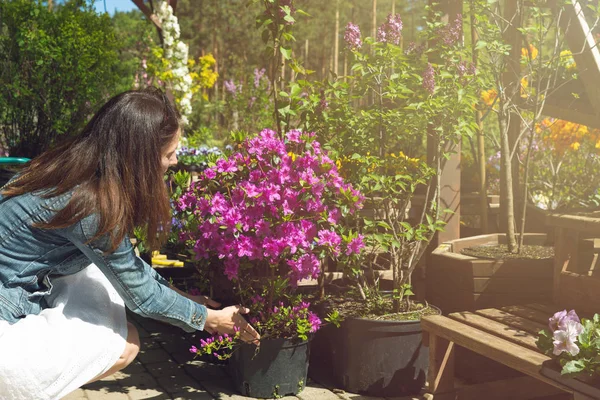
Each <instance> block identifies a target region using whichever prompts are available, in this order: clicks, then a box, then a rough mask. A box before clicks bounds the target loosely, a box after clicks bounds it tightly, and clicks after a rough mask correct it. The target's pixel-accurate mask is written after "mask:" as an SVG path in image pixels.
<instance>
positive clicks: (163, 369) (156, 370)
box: [146, 360, 186, 378]
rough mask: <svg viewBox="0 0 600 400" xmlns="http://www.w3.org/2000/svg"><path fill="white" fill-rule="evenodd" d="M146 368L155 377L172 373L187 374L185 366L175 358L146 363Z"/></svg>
mask: <svg viewBox="0 0 600 400" xmlns="http://www.w3.org/2000/svg"><path fill="white" fill-rule="evenodd" d="M146 368H147V369H148V372H149V373H150V374H151V375H152V376H154V377H155V378H160V377H161V376H165V375H170V374H179V375H186V373H185V371H184V370H183V366H182V365H180V364H179V363H176V362H175V361H173V360H168V361H164V362H157V363H152V364H148V365H146Z"/></svg>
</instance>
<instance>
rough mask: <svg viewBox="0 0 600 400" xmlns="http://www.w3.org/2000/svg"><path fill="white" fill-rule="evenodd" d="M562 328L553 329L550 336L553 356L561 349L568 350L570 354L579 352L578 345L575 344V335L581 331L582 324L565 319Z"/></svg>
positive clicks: (559, 352) (561, 350) (573, 354)
mask: <svg viewBox="0 0 600 400" xmlns="http://www.w3.org/2000/svg"><path fill="white" fill-rule="evenodd" d="M563 327H564V329H559V330H557V331H554V334H553V336H552V338H553V339H554V340H553V342H552V343H553V344H554V350H553V351H552V353H553V354H554V355H555V356H558V355H560V354H561V353H562V352H563V351H566V352H568V353H569V354H570V355H572V356H576V355H577V354H579V347H578V346H577V345H576V344H575V342H576V341H577V337H578V336H579V335H580V334H581V332H583V325H581V324H580V323H579V322H577V321H574V320H566V321H565V322H564V325H563Z"/></svg>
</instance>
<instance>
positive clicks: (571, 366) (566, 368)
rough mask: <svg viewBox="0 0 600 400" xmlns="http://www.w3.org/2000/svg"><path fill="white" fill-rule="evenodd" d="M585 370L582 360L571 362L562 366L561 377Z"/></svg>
mask: <svg viewBox="0 0 600 400" xmlns="http://www.w3.org/2000/svg"><path fill="white" fill-rule="evenodd" d="M584 369H585V363H584V361H583V360H571V361H569V362H567V363H566V364H565V365H563V368H562V371H560V374H561V375H567V374H576V373H578V372H581V371H583V370H584Z"/></svg>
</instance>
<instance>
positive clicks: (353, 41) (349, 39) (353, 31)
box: [344, 22, 362, 50]
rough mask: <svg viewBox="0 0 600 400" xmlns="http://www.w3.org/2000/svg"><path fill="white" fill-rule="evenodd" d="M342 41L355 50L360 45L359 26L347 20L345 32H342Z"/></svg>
mask: <svg viewBox="0 0 600 400" xmlns="http://www.w3.org/2000/svg"><path fill="white" fill-rule="evenodd" d="M344 41H345V42H346V46H347V47H348V48H349V49H350V50H357V49H360V48H361V47H362V40H361V38H360V28H359V27H358V25H355V24H353V23H352V22H348V25H346V32H345V33H344Z"/></svg>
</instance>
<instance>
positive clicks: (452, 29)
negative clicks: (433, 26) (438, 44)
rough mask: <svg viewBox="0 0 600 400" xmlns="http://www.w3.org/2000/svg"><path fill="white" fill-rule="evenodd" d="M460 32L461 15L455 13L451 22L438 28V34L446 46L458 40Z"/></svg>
mask: <svg viewBox="0 0 600 400" xmlns="http://www.w3.org/2000/svg"><path fill="white" fill-rule="evenodd" d="M461 33H462V15H461V14H457V15H456V19H455V20H454V21H453V22H451V23H449V24H448V25H446V26H445V27H443V28H441V29H440V31H439V36H440V38H441V39H442V42H443V43H444V44H445V45H446V46H452V45H453V44H454V43H456V42H458V40H459V39H460V35H461Z"/></svg>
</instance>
